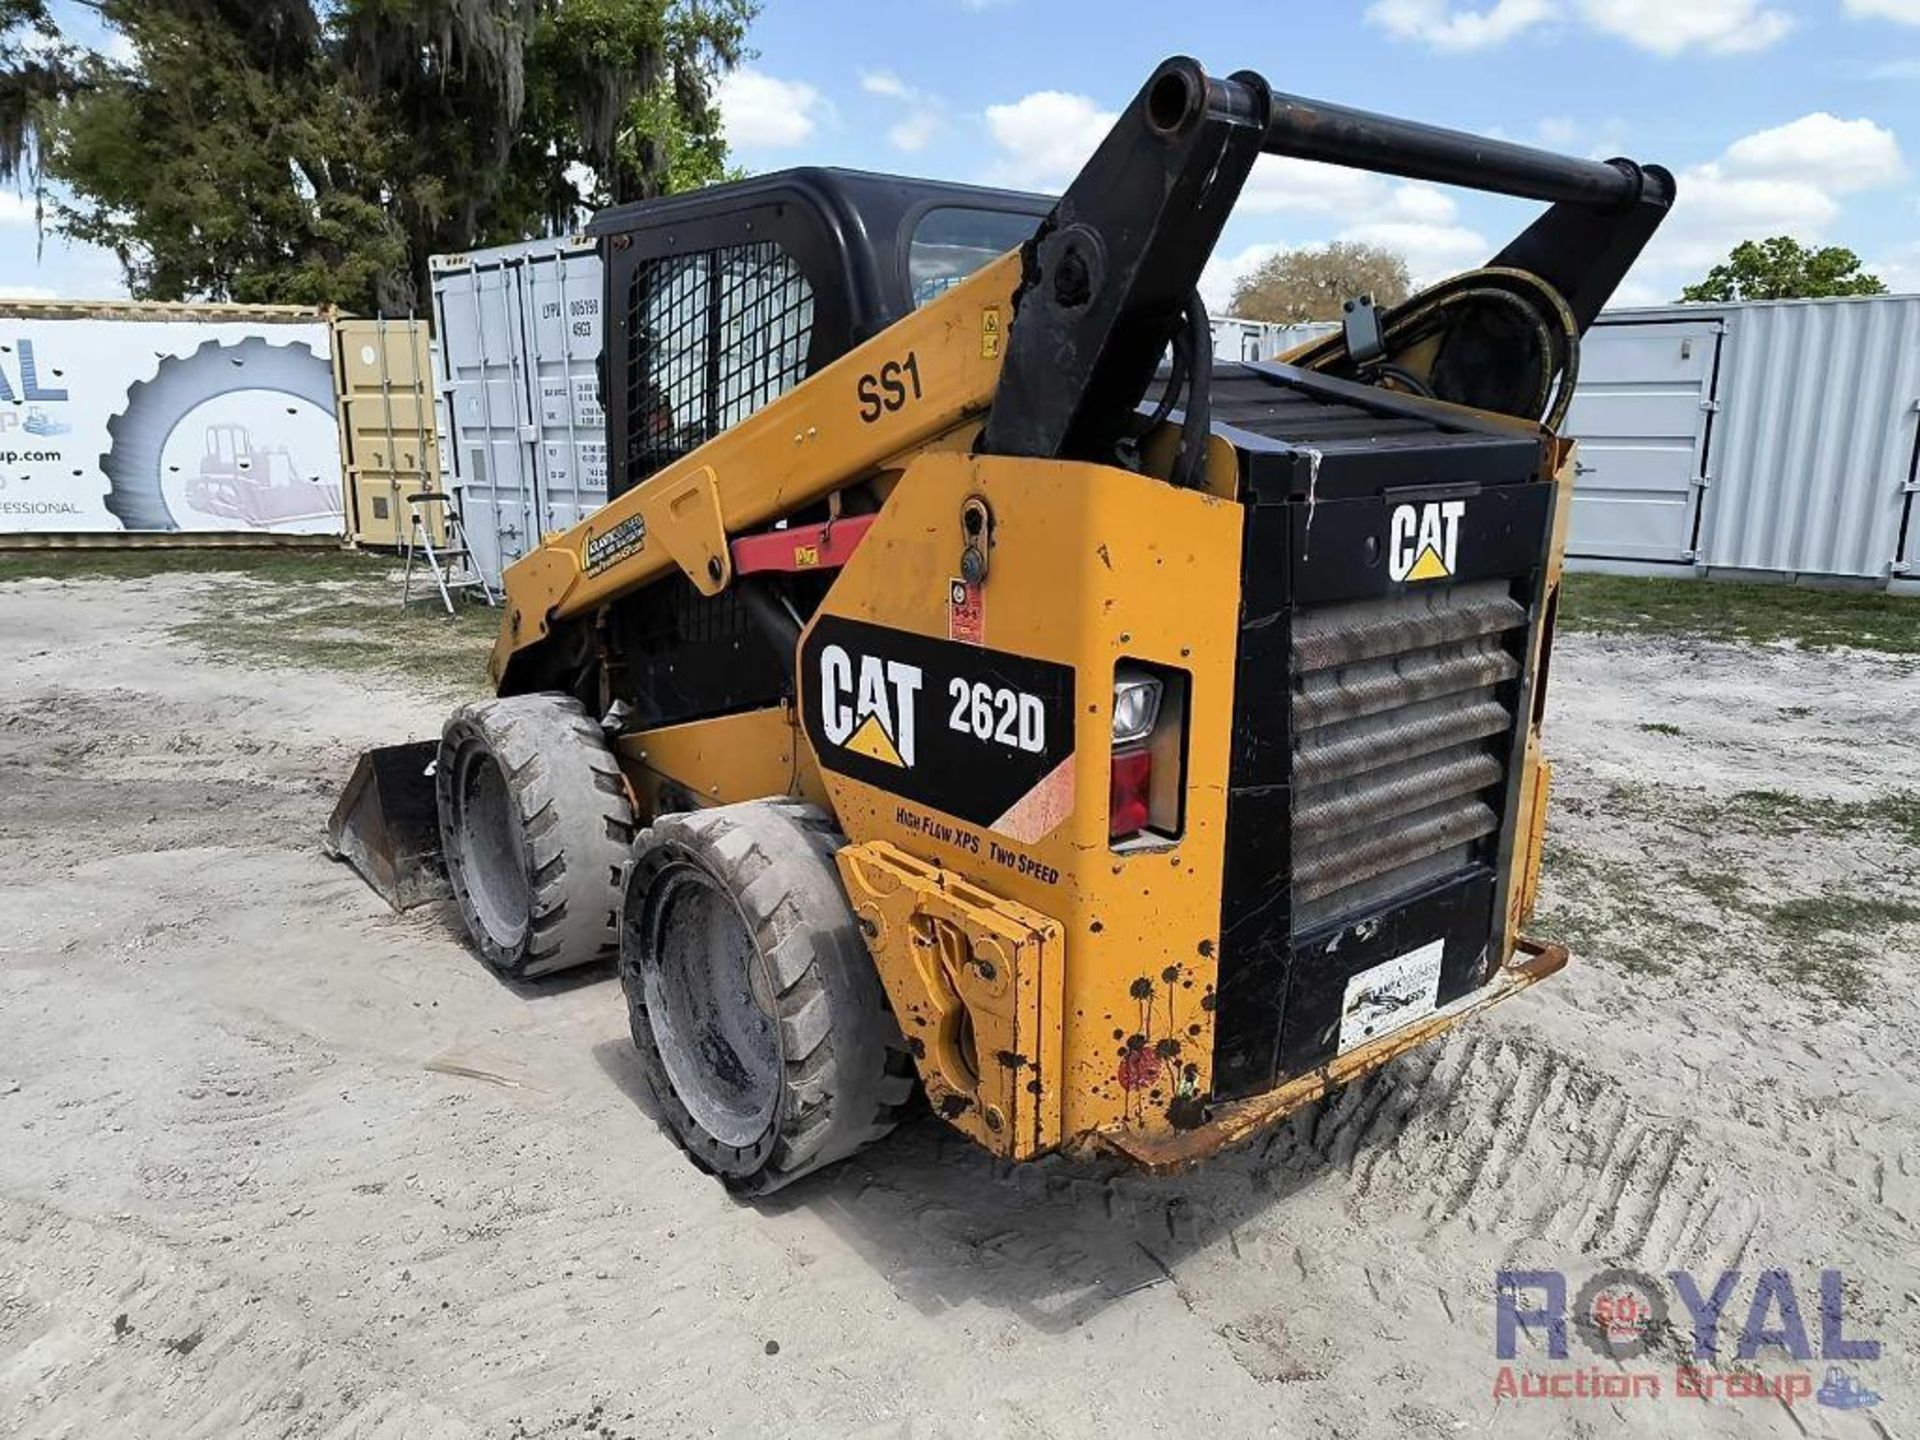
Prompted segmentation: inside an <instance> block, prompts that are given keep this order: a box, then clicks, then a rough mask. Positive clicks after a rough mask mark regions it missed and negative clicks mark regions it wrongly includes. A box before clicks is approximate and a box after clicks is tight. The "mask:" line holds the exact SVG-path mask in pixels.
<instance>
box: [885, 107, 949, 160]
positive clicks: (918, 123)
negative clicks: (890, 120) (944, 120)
mask: <svg viewBox="0 0 1920 1440" xmlns="http://www.w3.org/2000/svg"><path fill="white" fill-rule="evenodd" d="M939 131H940V116H939V115H938V114H937V113H935V112H934V111H932V110H925V109H922V110H916V111H914V112H913V113H912V114H911V115H909V116H907V118H906V119H904V120H902V121H900V122H898V123H897V124H894V125H890V126H888V127H887V140H888V142H889V143H890V144H891V145H892V146H893V148H894V149H896V150H904V151H906V152H907V153H908V154H909V155H912V154H916V153H918V152H919V151H921V150H924V149H926V148H927V142H928V141H930V140H932V139H933V137H934V136H935V135H936V134H938V133H939Z"/></svg>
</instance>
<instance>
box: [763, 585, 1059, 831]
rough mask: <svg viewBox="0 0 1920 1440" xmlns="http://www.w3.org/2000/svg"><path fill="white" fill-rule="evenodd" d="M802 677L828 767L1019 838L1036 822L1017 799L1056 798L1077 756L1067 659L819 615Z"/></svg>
mask: <svg viewBox="0 0 1920 1440" xmlns="http://www.w3.org/2000/svg"><path fill="white" fill-rule="evenodd" d="M800 685H801V692H802V693H801V702H802V703H801V717H802V720H803V723H804V724H805V726H806V731H807V738H808V740H809V741H810V742H811V743H812V745H813V749H814V753H815V754H816V755H817V756H818V757H819V759H820V764H821V765H822V766H823V767H824V768H825V769H827V770H830V771H833V772H836V773H838V774H841V775H846V776H848V777H850V778H852V779H855V780H860V781H863V782H865V783H866V784H869V785H874V786H877V787H879V788H880V789H882V790H884V791H886V792H887V793H888V794H891V795H894V796H897V797H898V798H899V799H901V800H903V801H910V802H918V803H920V804H923V805H927V806H929V807H931V808H932V809H935V810H938V811H942V812H944V813H945V814H948V815H951V816H954V817H956V818H958V819H960V820H963V821H966V822H968V823H970V824H974V825H980V826H984V827H986V828H988V829H996V830H998V831H1000V832H1001V833H1004V834H1008V835H1011V836H1014V837H1015V838H1023V839H1024V838H1028V837H1027V836H1025V835H1024V834H1023V833H1022V832H1023V831H1024V830H1026V829H1028V828H1030V826H1029V825H1028V824H1027V823H1026V822H1027V821H1028V820H1030V819H1031V817H1029V816H1028V815H1027V811H1026V810H1020V809H1018V807H1019V806H1020V804H1021V802H1022V801H1028V802H1029V803H1028V806H1027V809H1028V810H1034V809H1035V808H1036V807H1035V803H1034V802H1032V801H1031V800H1030V799H1029V797H1031V796H1033V795H1034V794H1036V793H1039V794H1041V795H1042V796H1043V797H1054V796H1055V795H1056V792H1059V791H1060V783H1061V779H1062V776H1058V775H1056V773H1055V772H1056V771H1063V762H1065V761H1067V760H1069V759H1070V758H1071V757H1072V755H1073V728H1074V714H1073V669H1072V667H1071V666H1068V665H1057V664H1054V663H1053V662H1052V661H1047V660H1036V659H1033V658H1032V657H1030V656H1025V655H1008V654H1003V653H1001V652H999V651H996V650H987V649H984V648H982V647H981V646H978V645H970V644H967V643H965V642H963V641H955V640H942V639H937V638H935V637H933V636H929V635H916V634H913V633H912V632H910V631H905V630H894V629H889V628H887V627H886V626H881V625H870V624H867V623H866V622H865V621H860V620H848V619H844V618H842V617H840V616H837V615H824V616H822V617H820V619H819V620H817V621H816V622H815V623H814V626H813V628H812V630H810V631H809V632H808V634H807V639H806V643H805V645H803V646H802V647H801V660H800ZM1070 771H1071V767H1070V766H1068V767H1065V769H1064V771H1063V774H1070ZM1043 782H1050V784H1049V786H1048V788H1045V789H1043V788H1042V787H1043ZM1060 793H1061V794H1064V793H1065V792H1060ZM1057 808H1058V807H1057V806H1051V805H1050V806H1045V807H1040V812H1041V813H1044V814H1045V815H1047V816H1050V817H1053V818H1055V819H1056V820H1057V818H1063V817H1061V816H1058V815H1056V813H1055V812H1056V810H1057ZM1069 808H1070V805H1069ZM996 822H998V823H996Z"/></svg>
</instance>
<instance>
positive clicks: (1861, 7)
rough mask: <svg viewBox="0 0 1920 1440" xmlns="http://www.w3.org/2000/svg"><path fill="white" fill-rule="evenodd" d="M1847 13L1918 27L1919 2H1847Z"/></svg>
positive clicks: (1870, 0)
mask: <svg viewBox="0 0 1920 1440" xmlns="http://www.w3.org/2000/svg"><path fill="white" fill-rule="evenodd" d="M1847 13H1848V14H1849V15H1861V16H1868V17H1871V18H1873V19H1875V20H1898V21H1899V22H1900V23H1901V24H1903V25H1920V0H1847Z"/></svg>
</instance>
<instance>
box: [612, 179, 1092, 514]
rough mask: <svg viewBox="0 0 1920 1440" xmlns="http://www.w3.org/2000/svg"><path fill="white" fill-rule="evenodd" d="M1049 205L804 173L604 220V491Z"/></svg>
mask: <svg viewBox="0 0 1920 1440" xmlns="http://www.w3.org/2000/svg"><path fill="white" fill-rule="evenodd" d="M1053 205H1054V201H1053V198H1052V197H1050V196H1045V195H1030V194H1024V193H1022V192H1019V191H1014V190H994V189H988V188H984V187H981V186H975V185H952V184H946V183H944V182H941V181H937V180H914V179H908V178H906V177H903V176H898V175H876V174H869V173H866V172H864V171H858V170H838V169H826V168H820V167H806V168H802V169H797V170H782V171H779V172H777V173H775V174H772V175H759V176H755V177H754V178H752V179H750V180H741V181H737V182H735V183H732V184H728V185H713V186H709V187H707V188H706V189H703V190H697V191H693V192H690V193H688V194H685V195H673V196H668V197H665V198H663V199H659V200H643V201H638V202H636V203H634V204H630V205H620V206H615V207H613V208H612V209H608V210H603V211H601V212H600V214H599V215H597V216H596V217H594V221H593V223H592V225H591V226H590V227H589V230H588V233H589V234H591V235H593V236H595V237H597V238H598V239H599V241H600V251H601V255H602V258H603V259H604V261H605V274H606V287H607V288H606V296H605V303H606V310H605V313H606V316H607V329H606V335H607V339H606V343H607V345H608V346H609V347H611V346H614V345H620V346H624V347H626V348H625V352H624V355H625V363H624V364H619V365H613V366H608V365H607V364H606V357H605V356H604V355H603V357H602V378H603V388H604V383H605V377H606V376H607V375H608V374H609V373H611V374H613V375H617V376H619V377H621V379H622V380H623V381H624V383H625V386H626V394H625V395H624V396H619V395H612V394H609V395H607V396H606V397H605V398H606V400H607V402H608V403H607V406H606V409H607V441H608V452H609V453H608V461H609V465H608V487H607V488H608V495H609V498H612V497H614V496H618V495H621V494H623V493H625V492H626V491H628V490H630V489H632V488H633V487H634V486H635V485H637V484H639V483H640V482H641V481H642V480H644V479H646V478H647V477H648V476H649V475H651V474H653V473H654V472H655V471H657V470H660V469H661V468H663V467H664V466H667V465H670V464H672V463H673V462H674V461H675V460H678V459H679V458H680V457H681V456H683V455H686V454H689V453H690V452H692V451H693V450H695V449H697V448H698V447H699V446H700V445H702V444H704V443H705V442H706V441H708V440H711V439H712V438H713V437H714V436H716V435H718V434H720V433H721V432H722V431H724V430H726V429H728V428H730V427H731V426H733V425H736V424H738V423H739V422H740V421H741V420H744V419H745V418H746V417H747V416H749V415H751V414H752V413H753V412H754V411H755V410H758V409H759V408H760V407H761V406H762V405H765V404H766V403H767V402H768V401H770V400H774V399H777V398H778V397H779V396H781V395H783V394H785V393H786V392H787V391H788V390H791V389H792V388H793V387H794V386H795V385H797V384H799V382H800V381H802V380H804V379H806V378H807V376H809V375H811V374H813V373H814V372H815V371H816V370H819V369H821V368H822V367H823V366H825V365H827V364H830V363H831V362H832V361H834V360H837V359H838V358H839V357H840V356H842V355H844V354H845V353H846V352H847V351H848V350H850V349H852V348H853V347H854V346H855V345H858V344H859V343H860V342H861V341H863V340H866V339H868V338H869V337H871V336H873V335H876V334H878V333H879V332H880V331H881V330H884V329H885V328H886V327H887V326H889V325H891V324H893V323H894V322H895V321H896V320H899V319H900V318H902V317H903V316H905V315H906V314H908V313H909V312H910V311H912V310H914V309H916V308H917V307H919V306H921V305H924V304H926V303H927V302H928V301H930V300H934V299H937V298H938V297H939V296H940V295H941V294H943V293H944V292H945V291H947V290H948V289H950V288H952V287H953V286H954V285H957V284H959V283H960V281H962V280H964V279H966V277H967V276H969V275H971V274H972V273H973V272H974V271H975V270H978V269H979V268H980V267H981V266H982V265H985V264H986V263H987V262H988V261H990V260H993V259H995V258H996V257H998V256H1000V255H1004V254H1005V253H1006V252H1007V251H1009V250H1011V249H1013V248H1015V247H1016V246H1018V245H1020V244H1022V243H1023V242H1024V241H1025V240H1026V239H1027V238H1028V237H1029V236H1030V235H1032V234H1033V232H1034V230H1035V228H1036V227H1037V226H1038V225H1039V223H1040V221H1041V220H1042V219H1043V218H1044V217H1045V216H1046V215H1047V213H1048V212H1049V211H1050V210H1051V209H1052V208H1053Z"/></svg>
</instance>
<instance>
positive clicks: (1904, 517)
mask: <svg viewBox="0 0 1920 1440" xmlns="http://www.w3.org/2000/svg"><path fill="white" fill-rule="evenodd" d="M1908 418H1909V419H1910V420H1911V421H1912V422H1913V455H1912V458H1910V459H1909V460H1908V461H1907V483H1906V485H1905V486H1903V487H1902V492H1901V493H1902V500H1903V504H1902V506H1901V510H1900V531H1899V538H1898V539H1897V540H1896V541H1895V542H1894V544H1895V546H1896V547H1897V550H1896V553H1895V554H1894V557H1893V575H1894V578H1895V579H1898V580H1915V581H1920V399H1917V400H1915V401H1914V402H1913V410H1912V412H1911V413H1910V414H1909V416H1908Z"/></svg>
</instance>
